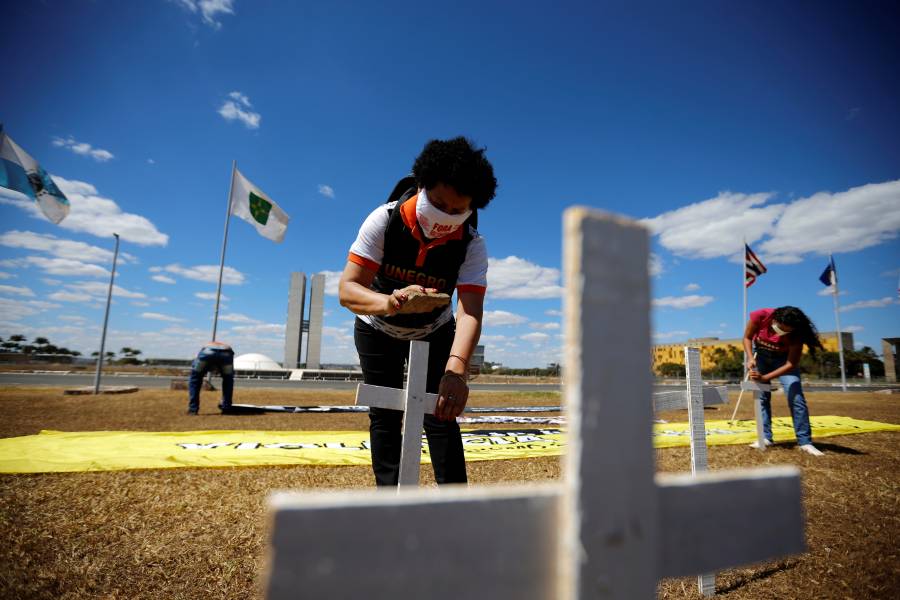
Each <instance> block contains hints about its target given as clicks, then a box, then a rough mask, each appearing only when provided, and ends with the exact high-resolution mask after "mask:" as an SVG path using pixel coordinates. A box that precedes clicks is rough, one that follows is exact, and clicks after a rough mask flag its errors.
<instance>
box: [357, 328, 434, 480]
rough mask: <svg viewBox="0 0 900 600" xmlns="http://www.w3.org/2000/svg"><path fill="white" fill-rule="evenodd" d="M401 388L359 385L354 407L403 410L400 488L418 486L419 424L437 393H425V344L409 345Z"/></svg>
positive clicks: (426, 367)
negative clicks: (405, 378)
mask: <svg viewBox="0 0 900 600" xmlns="http://www.w3.org/2000/svg"><path fill="white" fill-rule="evenodd" d="M406 372H407V373H408V377H407V383H406V387H405V388H404V389H397V388H389V387H382V386H379V385H369V384H366V383H361V384H359V386H358V387H357V388H356V404H358V405H363V406H369V407H372V406H375V407H377V408H389V409H391V410H402V411H403V446H402V448H401V450H400V477H399V484H400V486H416V485H419V467H420V465H421V460H422V425H423V423H424V421H425V415H433V414H434V407H435V406H436V405H437V398H438V395H437V394H429V393H427V392H426V391H425V385H426V380H427V378H428V342H419V341H412V342H410V343H409V363H408V366H407V370H406Z"/></svg>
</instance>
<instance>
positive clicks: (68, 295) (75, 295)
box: [47, 291, 97, 302]
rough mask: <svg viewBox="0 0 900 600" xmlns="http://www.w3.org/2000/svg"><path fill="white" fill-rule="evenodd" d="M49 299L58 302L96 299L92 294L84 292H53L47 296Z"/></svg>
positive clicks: (92, 300)
mask: <svg viewBox="0 0 900 600" xmlns="http://www.w3.org/2000/svg"><path fill="white" fill-rule="evenodd" d="M47 297H48V298H50V299H51V300H57V301H59V302H94V301H96V300H97V298H95V297H94V296H91V295H89V294H85V293H83V292H66V291H60V292H53V293H52V294H50V295H49V296H47Z"/></svg>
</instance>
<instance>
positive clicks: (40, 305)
mask: <svg viewBox="0 0 900 600" xmlns="http://www.w3.org/2000/svg"><path fill="white" fill-rule="evenodd" d="M51 308H62V305H61V304H55V303H53V302H45V301H42V300H14V299H12V298H0V321H16V320H17V319H21V318H22V317H30V316H32V315H36V314H39V313H42V312H44V311H45V310H50V309H51Z"/></svg>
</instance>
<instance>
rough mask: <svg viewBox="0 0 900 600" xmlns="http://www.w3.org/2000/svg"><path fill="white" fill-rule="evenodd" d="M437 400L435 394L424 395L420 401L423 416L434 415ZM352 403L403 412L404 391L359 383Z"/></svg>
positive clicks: (404, 406) (404, 402) (404, 404)
mask: <svg viewBox="0 0 900 600" xmlns="http://www.w3.org/2000/svg"><path fill="white" fill-rule="evenodd" d="M437 398H438V395H437V394H428V393H426V394H424V397H423V398H422V399H421V400H422V407H423V409H424V411H425V414H427V415H433V414H434V407H435V406H436V405H437ZM354 403H355V404H357V405H360V406H375V407H377V408H390V409H392V410H405V409H406V390H405V389H397V388H389V387H382V386H380V385H369V384H368V383H360V384H359V385H358V386H357V388H356V400H355V401H354Z"/></svg>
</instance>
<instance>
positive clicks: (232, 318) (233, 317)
mask: <svg viewBox="0 0 900 600" xmlns="http://www.w3.org/2000/svg"><path fill="white" fill-rule="evenodd" d="M219 320H220V321H228V322H231V323H261V322H262V321H257V320H256V319H252V318H250V317H248V316H247V315H242V314H240V313H229V314H227V315H222V316H220V317H219Z"/></svg>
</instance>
